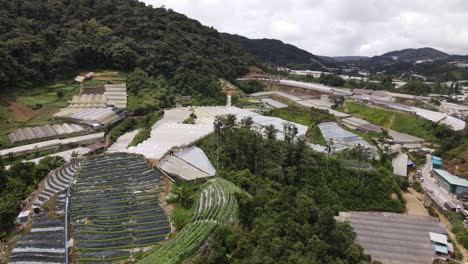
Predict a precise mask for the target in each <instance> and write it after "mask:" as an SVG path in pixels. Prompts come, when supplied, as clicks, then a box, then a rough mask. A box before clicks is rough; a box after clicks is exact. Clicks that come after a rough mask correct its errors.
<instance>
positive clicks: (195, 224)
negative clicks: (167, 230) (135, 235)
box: [139, 178, 242, 264]
mask: <svg viewBox="0 0 468 264" xmlns="http://www.w3.org/2000/svg"><path fill="white" fill-rule="evenodd" d="M236 192H242V190H241V189H240V188H239V187H237V186H236V185H235V184H233V183H231V182H229V181H227V180H225V179H222V178H216V179H214V180H211V181H210V182H209V183H208V184H207V185H206V186H205V187H204V188H203V189H202V190H201V192H200V199H199V202H198V204H197V206H196V212H195V214H194V217H193V219H192V222H191V223H189V224H187V225H186V226H185V227H184V228H183V229H182V230H181V231H180V233H179V234H177V236H176V237H175V238H174V239H172V240H169V241H167V242H166V243H165V244H164V245H163V246H162V247H161V248H159V249H158V250H156V252H155V253H154V254H152V255H150V256H148V257H146V258H145V259H143V260H142V261H140V262H139V263H143V264H154V263H161V264H169V263H180V262H181V261H182V260H183V259H184V258H187V257H189V256H191V255H193V254H194V253H195V252H196V251H197V250H198V249H199V248H200V247H201V245H202V244H203V243H204V242H205V241H206V240H207V239H208V237H209V236H210V235H211V233H212V232H213V231H214V229H215V228H216V226H217V225H219V224H229V223H231V222H232V221H235V218H236V215H237V210H238V204H237V200H236V198H235V197H234V193H236Z"/></svg>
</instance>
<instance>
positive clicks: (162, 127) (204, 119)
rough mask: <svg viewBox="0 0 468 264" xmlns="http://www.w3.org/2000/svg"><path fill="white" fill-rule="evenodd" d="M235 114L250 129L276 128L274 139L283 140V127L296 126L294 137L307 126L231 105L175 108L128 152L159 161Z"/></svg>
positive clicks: (167, 112)
mask: <svg viewBox="0 0 468 264" xmlns="http://www.w3.org/2000/svg"><path fill="white" fill-rule="evenodd" d="M192 113H193V114H194V115H195V116H196V117H197V118H196V119H195V124H184V120H186V119H187V118H189V117H190V115H191V114H192ZM229 114H232V115H235V116H236V118H237V121H240V120H241V119H243V118H246V117H250V118H252V121H253V126H252V129H256V130H257V131H259V132H261V133H262V132H263V130H264V128H265V127H266V126H268V125H273V126H274V127H275V129H276V137H277V138H278V139H284V132H283V131H284V124H293V125H295V126H296V127H297V129H298V133H297V136H298V137H301V136H302V137H303V136H305V134H306V133H307V129H308V127H307V126H303V125H301V124H297V123H293V122H289V121H285V120H282V119H280V118H276V117H269V116H263V115H260V114H257V113H255V112H252V111H249V110H244V109H241V108H238V107H234V106H227V107H225V106H210V107H193V108H176V109H171V110H166V111H165V112H164V118H163V119H161V120H159V121H158V122H157V123H156V124H155V125H154V126H153V127H152V131H151V136H150V137H149V138H148V139H147V140H146V141H144V142H142V143H140V144H138V145H137V146H132V147H129V148H128V150H127V151H128V152H129V153H136V154H142V155H144V156H145V157H146V158H148V159H155V160H159V159H161V158H162V157H163V156H164V155H165V154H166V153H168V152H169V151H170V150H171V149H172V148H174V147H184V146H190V145H191V144H193V143H195V142H196V141H198V140H200V139H201V138H203V137H206V136H208V135H209V134H211V133H213V132H214V126H213V123H214V121H215V118H216V117H217V116H226V115H229Z"/></svg>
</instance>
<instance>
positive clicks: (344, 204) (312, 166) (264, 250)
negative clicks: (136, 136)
mask: <svg viewBox="0 0 468 264" xmlns="http://www.w3.org/2000/svg"><path fill="white" fill-rule="evenodd" d="M237 121H238V122H236V118H235V117H234V116H227V117H225V118H218V119H217V120H216V122H215V135H213V136H211V137H209V138H207V139H205V140H204V141H203V143H202V144H201V147H202V148H203V149H204V150H205V152H206V153H207V154H208V155H209V156H210V157H211V159H212V160H213V161H215V164H218V172H219V175H220V176H222V177H226V178H227V179H229V180H230V181H232V182H234V183H236V184H237V185H238V186H239V187H241V188H242V189H243V190H245V191H246V192H247V193H249V194H250V195H251V197H250V196H247V195H243V194H238V195H237V197H236V198H237V200H238V202H239V209H240V213H239V223H240V226H235V227H231V228H227V229H226V228H221V229H220V230H218V232H217V233H216V235H215V236H214V238H213V241H211V243H210V244H209V246H208V247H207V248H206V249H204V250H202V252H201V254H200V255H199V256H197V257H196V258H194V262H195V263H361V262H362V261H363V260H368V258H367V257H366V256H364V254H363V252H362V249H361V248H360V247H358V246H357V245H355V244H354V243H353V241H354V234H353V232H352V229H351V228H350V226H349V225H346V224H339V223H336V222H335V220H334V218H333V216H334V215H335V214H336V213H337V212H338V211H341V210H377V211H379V210H383V211H393V212H403V211H404V210H405V206H404V203H403V202H402V197H401V192H400V190H399V186H398V184H397V182H396V181H395V178H394V177H393V176H392V174H391V172H390V171H388V164H387V163H388V161H386V160H385V159H382V160H381V161H374V165H375V166H376V167H377V168H378V169H377V170H376V171H370V172H369V171H360V170H350V169H346V168H344V167H342V165H341V163H340V161H339V160H338V159H335V158H333V157H329V158H327V157H326V156H324V155H322V154H319V153H316V152H314V151H313V150H311V149H310V148H308V147H307V145H306V144H305V142H304V141H303V140H302V139H300V138H297V137H296V135H297V133H295V131H296V130H295V129H294V127H292V126H285V127H284V132H285V133H284V134H285V136H284V138H282V139H284V140H282V141H279V140H277V139H276V137H275V129H274V127H266V128H265V129H264V130H263V131H262V132H261V133H262V134H260V132H255V131H253V130H251V129H250V127H251V125H252V124H251V122H249V120H247V119H245V120H244V119H243V120H237ZM392 196H393V198H392ZM396 197H398V198H396Z"/></svg>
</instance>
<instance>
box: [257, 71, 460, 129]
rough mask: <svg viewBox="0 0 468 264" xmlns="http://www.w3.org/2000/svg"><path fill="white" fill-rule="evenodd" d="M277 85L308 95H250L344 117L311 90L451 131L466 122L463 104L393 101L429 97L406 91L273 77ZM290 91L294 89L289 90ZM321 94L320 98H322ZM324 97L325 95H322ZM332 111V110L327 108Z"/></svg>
mask: <svg viewBox="0 0 468 264" xmlns="http://www.w3.org/2000/svg"><path fill="white" fill-rule="evenodd" d="M273 82H276V83H277V84H279V85H281V86H287V87H293V88H298V89H299V90H301V92H302V93H304V94H305V95H309V96H308V98H307V99H306V98H301V97H299V96H294V95H290V94H287V93H285V92H279V91H273V92H260V93H255V94H252V95H251V96H254V97H268V95H276V96H280V97H283V98H285V99H287V100H289V101H291V102H294V103H296V104H299V105H302V106H305V107H313V108H319V109H326V110H328V111H329V112H330V113H331V114H334V115H335V114H336V116H337V117H346V116H343V115H342V114H343V113H340V112H338V113H336V112H335V110H333V109H331V105H329V103H325V104H324V103H323V101H327V99H325V100H317V99H315V100H314V99H311V98H310V97H311V96H310V94H311V93H319V94H322V95H327V96H334V97H340V96H342V97H345V98H348V99H352V100H355V101H356V102H360V103H367V104H370V105H374V106H378V107H383V108H388V109H391V110H395V111H401V112H404V113H408V114H413V115H417V116H419V117H421V118H423V119H426V120H429V121H431V122H434V123H438V124H444V125H447V126H449V127H451V128H452V129H453V130H457V131H458V130H462V129H464V128H465V125H466V122H465V121H464V120H462V119H460V118H465V117H466V116H464V115H465V114H466V113H467V112H468V107H466V106H463V105H457V104H453V103H443V104H442V105H441V107H440V110H441V111H443V112H437V111H431V110H427V109H423V108H420V107H414V106H408V105H405V104H401V103H398V102H396V99H410V100H419V101H424V100H429V99H430V98H426V97H421V96H413V95H407V94H399V93H390V92H387V91H372V90H365V89H354V90H350V89H344V88H335V87H330V86H327V85H323V84H318V83H305V82H300V81H293V80H274V81H273ZM293 90H294V89H293ZM323 98H324V97H322V99H323ZM325 98H327V97H325ZM330 110H333V111H330Z"/></svg>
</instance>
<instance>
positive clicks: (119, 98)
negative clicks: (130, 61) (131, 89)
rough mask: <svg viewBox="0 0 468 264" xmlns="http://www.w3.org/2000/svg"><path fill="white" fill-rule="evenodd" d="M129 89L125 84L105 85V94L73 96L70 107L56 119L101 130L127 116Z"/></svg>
mask: <svg viewBox="0 0 468 264" xmlns="http://www.w3.org/2000/svg"><path fill="white" fill-rule="evenodd" d="M126 107H127V88H126V85H125V83H123V84H105V85H104V92H103V94H81V95H77V96H73V99H72V101H71V102H70V105H69V106H68V107H67V108H64V109H62V110H60V111H59V112H58V113H56V114H54V117H56V118H60V119H64V120H68V121H71V122H77V123H81V124H86V125H88V126H91V127H93V128H99V127H101V126H106V125H110V124H113V123H115V122H117V121H119V120H121V119H124V118H125V117H126V116H127V111H126V110H125V108H126Z"/></svg>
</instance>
